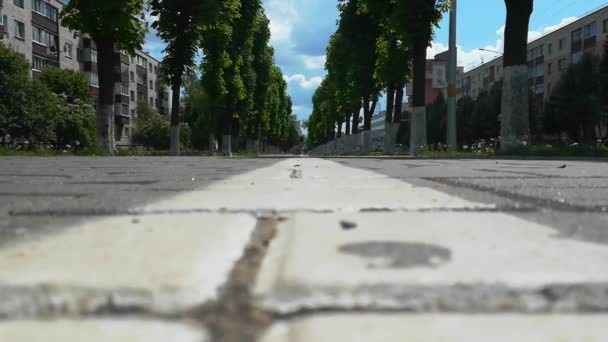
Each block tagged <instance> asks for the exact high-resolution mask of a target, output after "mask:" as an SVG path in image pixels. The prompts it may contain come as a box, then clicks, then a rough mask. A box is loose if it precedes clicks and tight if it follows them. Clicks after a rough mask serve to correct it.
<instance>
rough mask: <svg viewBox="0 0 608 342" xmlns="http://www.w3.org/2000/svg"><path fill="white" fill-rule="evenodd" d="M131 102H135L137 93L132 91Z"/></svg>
mask: <svg viewBox="0 0 608 342" xmlns="http://www.w3.org/2000/svg"><path fill="white" fill-rule="evenodd" d="M131 102H135V92H134V91H132V90H131Z"/></svg>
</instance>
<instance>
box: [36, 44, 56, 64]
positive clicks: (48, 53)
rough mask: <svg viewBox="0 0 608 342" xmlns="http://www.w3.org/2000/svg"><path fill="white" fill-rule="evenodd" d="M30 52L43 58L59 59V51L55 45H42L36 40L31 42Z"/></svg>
mask: <svg viewBox="0 0 608 342" xmlns="http://www.w3.org/2000/svg"><path fill="white" fill-rule="evenodd" d="M32 53H33V54H35V55H38V56H41V57H44V58H49V59H52V60H56V61H58V60H59V51H58V49H57V47H55V46H51V47H49V46H44V45H42V44H38V43H36V42H32Z"/></svg>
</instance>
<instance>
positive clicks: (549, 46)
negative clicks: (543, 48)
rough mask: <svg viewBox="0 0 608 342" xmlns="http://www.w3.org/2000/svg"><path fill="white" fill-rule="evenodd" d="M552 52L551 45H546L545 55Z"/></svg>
mask: <svg viewBox="0 0 608 342" xmlns="http://www.w3.org/2000/svg"><path fill="white" fill-rule="evenodd" d="M552 50H553V44H549V45H547V53H548V54H549V55H550V54H551V52H553V51H552Z"/></svg>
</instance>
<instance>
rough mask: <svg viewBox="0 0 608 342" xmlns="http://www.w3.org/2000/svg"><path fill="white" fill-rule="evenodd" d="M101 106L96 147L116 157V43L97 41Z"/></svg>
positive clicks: (98, 115) (99, 106)
mask: <svg viewBox="0 0 608 342" xmlns="http://www.w3.org/2000/svg"><path fill="white" fill-rule="evenodd" d="M96 44H97V51H98V57H97V58H98V59H99V63H98V64H97V65H98V75H99V104H98V107H97V116H96V118H97V120H96V139H97V140H96V145H97V149H99V150H100V151H101V152H104V153H109V154H110V155H114V43H113V42H112V41H111V40H104V41H101V40H100V41H97V42H96Z"/></svg>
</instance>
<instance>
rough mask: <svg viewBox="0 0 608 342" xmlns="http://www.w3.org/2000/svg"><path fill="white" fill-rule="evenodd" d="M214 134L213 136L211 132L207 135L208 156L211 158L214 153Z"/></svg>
mask: <svg viewBox="0 0 608 342" xmlns="http://www.w3.org/2000/svg"><path fill="white" fill-rule="evenodd" d="M215 144H216V141H215V134H213V132H211V133H209V155H210V156H213V154H214V153H215Z"/></svg>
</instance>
